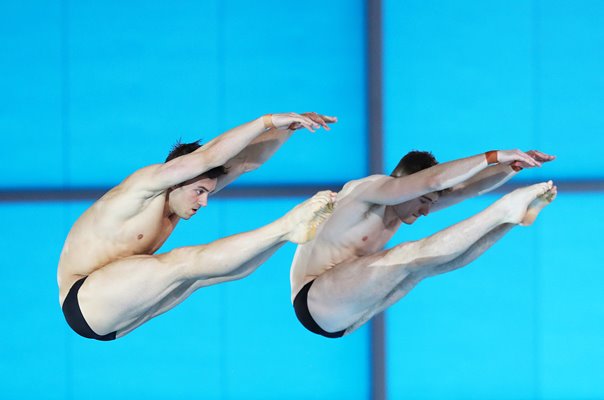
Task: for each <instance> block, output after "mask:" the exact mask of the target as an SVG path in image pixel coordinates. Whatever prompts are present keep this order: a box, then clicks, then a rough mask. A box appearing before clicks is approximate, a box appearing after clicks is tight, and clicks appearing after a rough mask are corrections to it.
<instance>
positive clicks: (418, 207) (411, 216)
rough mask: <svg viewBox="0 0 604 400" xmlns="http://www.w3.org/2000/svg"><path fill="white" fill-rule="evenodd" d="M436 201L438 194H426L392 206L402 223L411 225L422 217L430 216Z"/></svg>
mask: <svg viewBox="0 0 604 400" xmlns="http://www.w3.org/2000/svg"><path fill="white" fill-rule="evenodd" d="M437 201H438V194H436V193H427V194H424V195H423V196H420V197H418V198H415V199H413V200H409V201H406V202H404V203H401V204H398V205H396V206H394V210H395V212H396V214H397V215H398V217H399V218H400V220H401V221H402V222H403V223H405V224H407V225H411V224H413V223H414V222H415V221H417V219H418V218H419V217H421V216H422V215H423V216H426V215H428V214H430V209H431V208H432V205H433V204H434V203H436V202H437Z"/></svg>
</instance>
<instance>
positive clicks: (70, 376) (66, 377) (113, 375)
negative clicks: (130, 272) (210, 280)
mask: <svg viewBox="0 0 604 400" xmlns="http://www.w3.org/2000/svg"><path fill="white" fill-rule="evenodd" d="M299 201H302V199H288V200H266V199H256V200H211V202H210V207H208V208H206V209H203V210H201V211H200V213H199V215H197V216H196V217H194V218H193V219H191V220H190V221H181V223H180V224H179V226H178V227H177V229H176V231H175V232H174V234H173V235H172V237H171V238H170V240H169V241H168V242H167V243H166V245H165V246H164V248H162V250H161V251H162V252H163V251H168V250H170V249H172V248H174V247H177V246H185V245H194V244H198V243H199V244H201V243H208V242H210V241H213V240H215V239H217V238H219V237H222V236H224V235H230V234H234V233H238V232H241V231H244V230H248V229H254V228H256V227H259V226H261V225H263V224H266V223H268V222H270V221H272V220H273V219H276V218H278V217H279V216H281V215H283V214H284V213H285V212H287V211H288V210H289V209H291V208H292V207H293V206H294V205H296V204H297V203H298V202H299ZM88 205H89V203H72V204H61V203H54V204H3V205H0V218H2V220H3V221H5V223H6V224H7V225H6V226H7V228H10V231H11V232H13V235H11V237H6V238H5V239H4V240H3V241H2V242H1V246H2V248H1V249H0V250H2V251H3V252H4V254H6V257H5V260H6V262H7V265H9V266H12V267H11V268H9V269H8V270H7V271H6V272H5V276H4V279H3V280H2V281H1V282H0V290H2V292H3V293H4V295H5V296H6V297H7V298H10V299H11V306H10V307H5V308H4V309H3V311H2V319H3V320H4V321H6V320H10V321H11V323H10V324H8V325H7V326H6V327H5V328H4V329H3V330H2V331H1V332H0V340H1V341H2V343H4V346H3V350H2V354H1V355H2V358H1V359H2V361H1V362H0V373H1V376H2V377H3V378H2V387H3V395H5V396H7V397H8V398H16V397H18V398H57V399H61V398H70V397H71V398H88V399H106V398H114V397H119V398H132V397H135V398H153V399H161V398H182V399H185V398H195V397H203V398H205V399H231V398H232V399H238V398H246V399H282V398H288V399H290V398H291V399H306V398H310V397H313V398H317V399H330V398H334V397H337V396H340V395H342V396H345V397H346V398H350V399H365V398H366V397H367V395H368V392H369V383H368V377H369V365H368V364H367V359H368V351H369V350H368V343H369V339H368V329H367V328H364V329H361V330H360V331H359V332H357V333H356V334H355V335H351V336H350V337H347V338H344V339H343V340H338V341H333V340H327V339H325V338H322V337H319V336H317V335H314V334H312V333H310V332H308V331H306V330H305V329H304V328H303V327H302V326H301V324H300V323H299V322H298V321H297V319H296V317H295V314H294V311H293V307H292V305H291V301H290V289H289V266H290V263H291V259H292V257H293V252H294V251H295V247H294V246H293V245H291V244H287V245H285V246H284V247H283V248H281V249H280V250H279V251H278V252H277V253H276V254H275V255H274V256H273V257H272V258H271V259H270V260H269V261H268V262H267V263H265V264H264V265H263V266H262V267H261V268H260V269H259V270H258V271H256V273H254V274H252V275H251V276H250V277H248V278H246V279H244V280H241V281H236V282H229V283H226V284H223V285H217V286H213V287H208V288H204V289H202V290H200V291H198V292H196V293H194V294H193V295H192V296H191V297H190V298H189V299H188V300H186V301H185V302H183V303H182V304H181V305H179V306H178V307H176V308H175V309H173V310H171V311H170V312H168V313H166V314H164V315H162V316H159V317H157V318H155V319H153V320H151V321H150V322H148V323H147V324H146V325H144V326H142V327H141V328H139V329H137V330H135V331H134V332H132V333H130V334H128V335H126V336H125V337H123V338H121V339H120V340H116V341H113V342H96V341H91V340H87V339H83V338H81V337H79V336H77V335H76V334H75V333H73V332H72V331H71V330H70V329H69V327H68V326H67V324H66V323H65V322H64V319H63V316H62V314H61V311H60V308H59V304H58V297H57V296H58V290H57V288H56V265H57V262H58V258H59V254H60V251H61V248H60V247H61V245H60V244H61V243H62V242H63V239H64V237H65V235H66V234H67V231H68V229H69V226H71V224H72V223H73V222H74V221H75V219H76V218H77V217H78V216H79V215H80V214H81V213H82V212H83V211H84V210H85V208H86V207H88ZM260 211H261V212H260ZM41 216H43V218H44V221H45V223H44V224H40V226H38V223H39V221H40V218H41ZM32 227H33V228H32ZM32 229H33V230H32ZM33 238H35V241H34V242H35V251H32V241H33ZM40 238H44V240H41V239H40ZM24 254H27V255H28V258H27V259H26V260H24V258H23V256H24ZM24 262H25V264H24ZM23 268H26V270H24V269H23ZM32 376H35V379H34V382H35V383H36V384H35V385H32ZM300 377H304V379H305V380H307V381H310V382H313V385H300V379H301V378H300ZM317 387H318V388H320V390H319V391H317Z"/></svg>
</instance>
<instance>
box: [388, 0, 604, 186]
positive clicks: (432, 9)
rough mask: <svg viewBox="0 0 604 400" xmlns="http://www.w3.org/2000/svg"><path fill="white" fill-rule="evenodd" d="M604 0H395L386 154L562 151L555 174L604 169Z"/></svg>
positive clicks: (595, 174)
mask: <svg viewBox="0 0 604 400" xmlns="http://www.w3.org/2000/svg"><path fill="white" fill-rule="evenodd" d="M603 7H604V5H603V4H602V3H601V2H596V1H591V2H589V1H583V2H575V3H568V2H542V1H539V0H535V1H533V2H525V1H512V2H509V1H492V2H472V1H461V2H460V1H456V2H442V1H405V2H397V1H386V2H385V3H384V16H385V21H384V25H385V28H384V45H385V56H384V73H385V76H384V81H385V98H384V104H385V143H386V145H385V165H386V166H387V168H389V169H390V168H393V167H394V166H395V165H396V163H397V162H398V160H399V159H400V157H401V156H402V155H403V154H405V153H406V152H407V151H408V150H411V149H415V148H418V149H421V150H432V151H434V152H435V154H436V155H437V156H438V157H439V158H440V159H442V160H450V159H454V158H458V157H459V154H460V153H461V151H460V150H463V154H464V155H471V154H477V153H481V152H484V151H487V150H490V149H493V148H496V149H515V148H520V149H523V150H529V149H534V148H537V149H540V150H543V151H546V152H549V153H551V154H555V155H557V156H558V157H559V159H558V162H557V163H556V164H555V165H553V166H552V167H551V168H550V170H548V172H543V173H540V176H543V177H546V176H547V175H548V174H554V175H555V176H557V177H558V178H564V179H571V178H579V177H580V178H582V179H586V178H590V179H596V178H601V177H602V175H603V173H604V161H603V160H602V159H601V158H599V157H593V156H591V155H589V154H587V153H586V149H587V148H588V147H592V148H594V147H595V148H598V147H601V146H602V145H604V139H603V136H602V135H601V131H602V128H603V125H602V123H603V120H602V118H601V113H600V112H599V110H600V108H601V107H600V105H601V104H602V101H603V93H604V90H603V89H604V81H603V80H602V77H601V73H600V71H601V70H602V65H603V63H604V53H603V52H602V51H600V49H601V48H602V45H603V44H604V27H603V26H602V24H599V23H598V21H600V18H599V16H601V15H602V12H604V10H603Z"/></svg>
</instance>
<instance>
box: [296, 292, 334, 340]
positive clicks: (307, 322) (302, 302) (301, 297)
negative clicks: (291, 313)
mask: <svg viewBox="0 0 604 400" xmlns="http://www.w3.org/2000/svg"><path fill="white" fill-rule="evenodd" d="M313 282H314V280H312V281H310V282H308V283H307V284H306V285H304V287H303V288H302V289H301V290H300V291H299V292H298V294H297V295H296V297H295V298H294V310H295V311H296V317H298V320H299V321H300V322H301V323H302V325H304V327H305V328H306V329H308V330H309V331H311V332H313V333H316V334H317V335H322V336H325V337H328V338H339V337H342V336H344V332H346V330H345V329H344V330H342V331H338V332H327V331H325V330H324V329H323V328H321V327H320V326H319V325H318V324H317V323H316V322H315V320H314V319H313V317H312V315H310V311H309V310H308V291H309V290H310V287H311V286H312V284H313Z"/></svg>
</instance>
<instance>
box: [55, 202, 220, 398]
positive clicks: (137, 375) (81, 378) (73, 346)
mask: <svg viewBox="0 0 604 400" xmlns="http://www.w3.org/2000/svg"><path fill="white" fill-rule="evenodd" d="M86 206H87V205H86V204H78V205H76V206H74V207H72V208H71V215H70V220H71V221H74V220H75V219H76V218H77V217H78V216H79V215H80V214H81V213H82V212H83V211H84V209H85V207H86ZM222 213H223V208H221V207H220V206H216V205H214V206H213V207H210V208H207V209H204V210H203V211H202V212H200V215H198V216H197V217H196V218H195V219H193V220H191V221H181V222H180V223H179V226H178V227H177V228H176V230H175V231H174V234H173V235H172V236H171V237H170V240H169V241H168V242H167V243H166V245H165V246H164V247H163V248H162V249H161V250H160V252H164V251H168V250H170V249H172V248H174V247H178V246H185V245H195V244H201V243H206V242H209V241H211V240H214V239H215V238H216V237H217V236H218V235H217V234H216V231H217V230H220V220H221V215H222ZM195 220H197V221H196V222H197V223H194V222H193V221H195ZM222 298H223V295H222V294H221V289H220V287H219V286H216V287H211V288H206V289H204V290H202V291H200V292H198V293H195V294H193V296H191V297H190V298H189V299H187V300H186V301H185V302H183V303H182V304H180V305H179V306H177V307H176V308H174V309H173V310H171V311H170V312H168V313H166V314H164V315H161V316H159V317H157V318H155V319H153V320H151V321H150V322H148V323H147V324H145V325H143V326H142V327H140V328H138V329H137V330H135V331H133V332H131V333H130V334H128V335H127V336H125V337H123V338H120V339H119V340H116V341H112V342H97V341H92V340H88V339H84V338H81V337H79V336H77V335H76V334H75V333H73V332H71V331H69V349H68V353H67V355H68V358H69V360H70V366H71V369H70V371H71V374H70V383H71V385H70V386H71V388H72V389H71V390H72V392H73V396H74V398H87V399H107V398H149V399H165V398H174V399H190V398H194V397H198V396H202V397H203V398H207V399H219V398H222V395H223V391H224V388H223V387H222V384H223V378H222V376H223V374H224V371H223V363H222V361H221V358H222V357H223V353H224V340H223V339H222V337H223V336H224V332H223V331H222V329H223V328H222V323H221V321H222V318H223V316H222V313H221V309H222V308H223V307H224V306H223V299H222ZM65 329H66V330H69V328H65Z"/></svg>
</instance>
